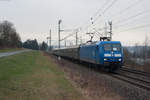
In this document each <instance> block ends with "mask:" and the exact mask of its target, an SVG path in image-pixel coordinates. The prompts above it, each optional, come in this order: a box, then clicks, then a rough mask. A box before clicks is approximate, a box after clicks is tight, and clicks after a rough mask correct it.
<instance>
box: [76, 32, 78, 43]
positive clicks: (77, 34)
mask: <svg viewBox="0 0 150 100" xmlns="http://www.w3.org/2000/svg"><path fill="white" fill-rule="evenodd" d="M76 45H78V32H76Z"/></svg>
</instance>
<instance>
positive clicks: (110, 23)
mask: <svg viewBox="0 0 150 100" xmlns="http://www.w3.org/2000/svg"><path fill="white" fill-rule="evenodd" d="M109 25H110V32H109V33H110V41H112V21H111V22H109Z"/></svg>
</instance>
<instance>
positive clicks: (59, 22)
mask: <svg viewBox="0 0 150 100" xmlns="http://www.w3.org/2000/svg"><path fill="white" fill-rule="evenodd" d="M60 24H61V20H59V21H58V47H59V48H60Z"/></svg>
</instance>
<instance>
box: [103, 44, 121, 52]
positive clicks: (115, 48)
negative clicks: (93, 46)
mask: <svg viewBox="0 0 150 100" xmlns="http://www.w3.org/2000/svg"><path fill="white" fill-rule="evenodd" d="M103 47H104V50H105V51H120V50H121V45H120V44H104V46H103Z"/></svg>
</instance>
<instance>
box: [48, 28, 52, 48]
mask: <svg viewBox="0 0 150 100" xmlns="http://www.w3.org/2000/svg"><path fill="white" fill-rule="evenodd" d="M49 33H50V34H49V35H50V36H49V45H50V50H51V39H52V38H51V29H50V32H49Z"/></svg>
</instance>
